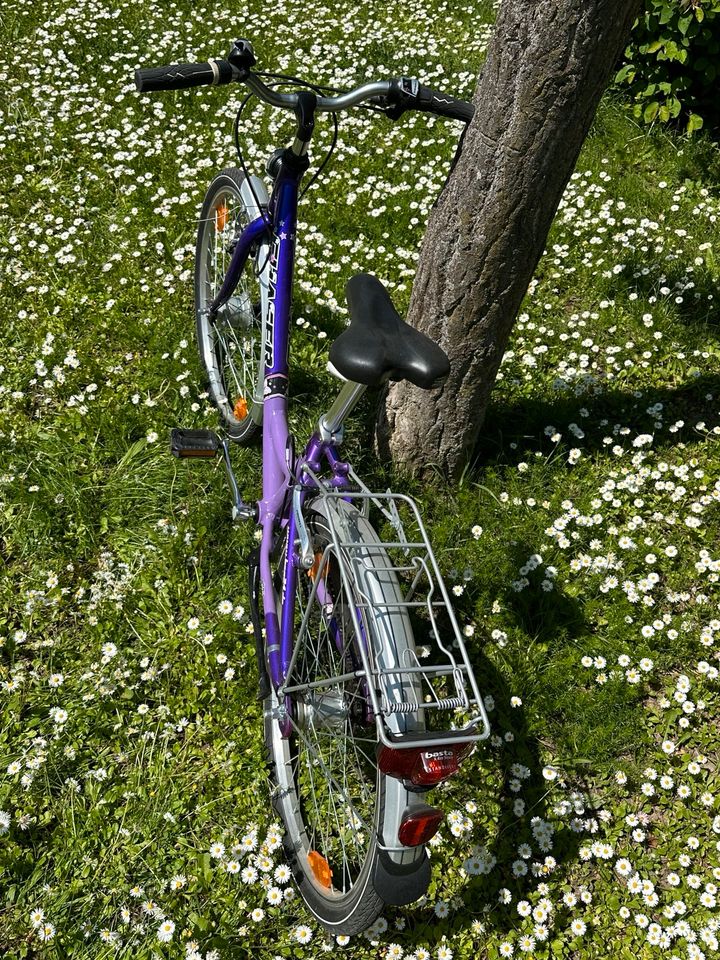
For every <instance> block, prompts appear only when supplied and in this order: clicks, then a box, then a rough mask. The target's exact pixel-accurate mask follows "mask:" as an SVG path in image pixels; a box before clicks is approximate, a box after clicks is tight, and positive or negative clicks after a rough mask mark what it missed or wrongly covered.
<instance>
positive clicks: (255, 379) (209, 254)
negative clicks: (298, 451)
mask: <svg viewBox="0 0 720 960" xmlns="http://www.w3.org/2000/svg"><path fill="white" fill-rule="evenodd" d="M252 185H253V188H254V190H255V195H256V196H257V199H258V200H259V201H260V202H261V203H267V191H266V189H265V187H264V185H263V183H262V181H261V180H258V179H257V177H253V178H252ZM259 215H260V211H259V208H258V206H257V203H256V200H255V197H254V196H253V193H252V191H251V190H250V184H249V182H248V181H247V180H246V178H245V175H244V174H243V173H242V172H241V171H240V170H237V169H235V168H229V169H227V170H223V171H222V173H219V174H218V175H217V177H215V179H214V180H213V181H212V183H211V184H210V187H209V188H208V192H207V194H206V195H205V200H204V202H203V205H202V209H201V211H200V225H199V229H198V238H197V248H196V254H195V321H196V329H197V341H198V349H199V351H200V360H201V362H202V365H203V367H204V369H205V373H206V375H207V382H208V390H209V393H210V398H211V400H212V402H213V403H214V405H215V406H216V407H217V409H218V413H219V415H220V420H221V421H222V424H223V426H224V427H225V429H226V430H227V432H228V435H229V436H230V437H231V438H232V439H233V440H237V441H238V442H239V443H246V442H248V441H249V440H250V439H251V438H252V436H253V435H254V434H255V433H256V431H257V429H258V427H259V426H260V424H261V423H262V410H263V407H262V399H263V395H262V390H263V336H264V330H265V324H264V322H263V320H264V314H265V312H266V310H267V267H268V262H269V261H268V248H267V245H266V244H265V243H259V244H258V246H257V249H256V250H255V251H253V254H252V255H251V256H250V257H249V259H248V261H247V263H246V265H245V268H244V270H243V272H242V275H241V277H240V282H239V283H238V286H237V288H236V290H235V292H234V293H233V295H232V297H231V298H230V299H229V301H228V302H227V303H226V304H225V305H224V306H223V307H221V308H220V310H219V311H218V314H217V316H216V317H215V319H214V320H213V321H211V320H210V318H209V316H208V308H209V306H210V304H211V303H212V302H213V299H214V298H215V296H216V295H217V293H218V292H219V290H220V287H221V286H222V282H223V280H224V278H225V274H226V273H227V270H228V267H229V266H230V260H231V257H232V251H233V249H234V244H235V243H236V242H237V238H238V237H239V235H240V233H241V232H242V230H243V229H244V227H246V226H247V224H248V223H250V222H251V221H252V220H255V219H256V218H257V217H258V216H259Z"/></svg>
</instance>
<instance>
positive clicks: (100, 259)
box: [0, 0, 720, 960]
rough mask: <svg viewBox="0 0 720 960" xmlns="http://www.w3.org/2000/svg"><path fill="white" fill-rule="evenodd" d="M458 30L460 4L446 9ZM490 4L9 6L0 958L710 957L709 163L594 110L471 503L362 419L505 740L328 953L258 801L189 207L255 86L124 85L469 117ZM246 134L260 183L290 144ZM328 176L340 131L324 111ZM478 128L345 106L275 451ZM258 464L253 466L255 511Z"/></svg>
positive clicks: (248, 485)
mask: <svg viewBox="0 0 720 960" xmlns="http://www.w3.org/2000/svg"><path fill="white" fill-rule="evenodd" d="M450 10H451V12H450ZM492 16H493V9H492V6H491V5H489V4H488V5H486V6H483V5H477V4H470V3H465V4H462V3H461V4H457V5H452V8H451V7H450V5H448V4H446V3H439V2H437V0H431V2H429V3H427V4H419V3H416V2H408V0H405V2H401V3H399V4H395V5H387V4H381V3H379V2H377V0H369V2H367V3H364V4H362V5H358V6H357V7H351V8H350V9H347V8H344V7H340V6H338V5H334V4H329V3H328V4H323V3H322V2H318V0H306V2H303V3H300V2H298V0H286V2H283V3H282V4H278V5H275V6H270V7H266V6H264V5H261V4H258V3H256V2H255V0H249V2H248V3H246V4H244V5H243V6H242V9H233V8H230V7H226V6H224V5H222V6H221V5H217V6H215V5H204V6H202V5H200V6H197V5H194V4H190V3H188V2H184V3H174V4H171V3H169V2H167V0H154V2H152V3H148V4H144V5H137V4H134V3H129V2H124V3H121V4H117V5H107V4H105V3H103V2H102V0H93V2H88V0H78V2H76V3H73V4H70V3H66V2H63V0H55V2H54V3H49V2H42V0H40V2H37V0H36V2H33V3H31V2H29V0H18V2H16V3H15V4H13V5H12V8H10V7H9V6H6V9H5V10H4V12H3V25H2V37H3V39H2V48H3V50H4V54H5V55H4V57H3V62H4V63H5V64H6V66H4V67H1V68H0V80H2V83H3V101H2V104H1V106H0V109H1V110H2V121H3V123H2V127H1V128H0V145H1V146H2V150H3V154H4V176H5V183H6V185H7V187H8V189H7V192H6V193H5V195H4V196H2V197H1V198H0V283H1V287H0V300H1V303H2V318H3V329H4V337H3V346H4V349H3V351H2V356H0V411H1V413H2V416H1V418H0V441H1V445H0V449H1V452H0V560H1V561H2V565H3V575H2V577H1V578H0V717H1V721H0V811H1V812H0V904H1V907H0V955H2V956H3V957H5V958H7V960H19V958H23V957H42V958H53V960H66V958H67V960H85V958H88V960H90V958H93V960H94V958H101V957H102V958H109V957H127V958H134V960H150V958H156V957H166V958H174V957H177V958H185V960H197V958H203V960H218V958H223V960H228V958H245V957H253V958H255V957H257V958H262V960H265V958H267V960H271V958H274V957H308V958H310V957H316V956H317V955H319V954H320V953H322V952H324V951H325V950H328V951H331V950H333V951H335V952H336V953H342V954H345V955H347V956H349V957H352V958H376V957H389V958H399V957H403V956H405V957H408V958H415V960H423V958H430V957H432V958H433V960H435V958H437V960H450V958H451V957H452V956H454V957H455V958H456V960H460V958H463V960H464V958H472V957H488V958H492V960H494V958H496V957H502V956H513V955H514V956H516V957H517V956H522V955H527V956H528V957H539V958H561V957H563V958H564V957H567V958H578V960H581V958H582V960H585V958H594V957H597V958H601V957H607V956H612V957H617V958H621V960H626V958H627V960H629V958H642V960H647V958H651V957H655V956H661V955H662V956H665V957H668V958H675V957H678V958H679V957H683V958H684V957H687V958H688V960H702V958H703V957H705V956H710V955H712V954H713V953H714V952H715V951H716V950H717V946H718V939H717V928H718V927H719V926H720V917H718V912H717V907H716V900H717V890H718V885H720V852H719V851H720V809H719V808H718V807H719V805H718V799H717V792H718V777H719V774H718V762H719V756H718V742H719V741H718V719H717V718H718V706H719V703H720V697H719V696H718V663H717V661H718V656H719V654H718V644H720V589H719V587H718V583H719V582H720V537H719V535H718V528H719V526H720V525H719V523H718V521H719V520H720V344H719V342H718V338H719V332H720V294H719V293H718V292H717V284H718V278H719V276H720V267H719V266H718V264H717V263H716V261H715V256H716V255H717V251H718V250H719V249H720V245H719V243H718V241H719V239H720V222H719V220H720V191H719V190H718V183H720V150H719V149H718V147H717V146H716V145H714V144H712V143H711V142H710V141H708V140H706V139H696V140H691V141H689V140H686V139H681V138H678V137H674V136H671V135H669V134H667V133H664V132H663V131H662V130H659V129H655V130H650V131H647V130H646V129H644V128H643V129H641V128H639V127H638V126H636V125H635V124H634V123H633V122H632V121H631V120H630V119H628V117H627V115H626V113H625V112H624V110H623V107H622V105H621V104H620V103H619V102H617V101H616V100H614V99H613V98H612V96H609V97H608V98H606V100H605V101H604V103H603V105H602V107H601V109H600V112H599V114H598V117H597V119H596V122H595V124H594V127H593V130H592V132H591V135H590V137H589V139H588V141H587V143H586V145H585V147H584V149H583V152H582V155H581V157H580V160H579V162H578V166H577V170H576V172H575V174H573V177H572V179H571V181H570V183H569V184H568V187H567V190H566V192H565V195H564V198H563V200H562V203H561V206H560V209H559V211H558V214H557V217H556V219H555V223H554V226H553V228H552V232H551V235H550V237H549V239H548V243H547V250H546V253H545V256H544V257H543V259H542V260H541V262H540V265H539V267H538V270H537V273H536V277H535V279H534V280H533V282H532V284H531V286H530V289H529V290H528V294H527V298H526V300H525V303H524V305H523V309H522V313H521V316H520V318H519V320H518V323H517V325H516V327H515V331H514V334H513V338H512V342H511V345H510V346H511V349H510V351H509V352H508V354H507V355H506V357H505V360H504V362H503V365H502V368H501V376H500V379H499V380H498V382H497V385H496V388H495V393H494V401H493V404H492V407H491V409H490V411H489V414H488V417H487V421H486V423H485V426H484V428H483V433H482V440H481V442H480V444H479V446H478V449H477V451H476V456H475V459H474V461H473V463H472V464H471V466H470V467H468V469H467V470H466V471H465V473H464V475H463V477H462V479H461V481H460V482H459V483H458V484H448V483H446V482H444V481H442V480H441V479H439V478H438V479H437V480H436V481H435V482H433V483H431V484H427V485H421V484H420V483H419V482H417V481H412V480H408V479H407V478H402V477H393V476H392V473H391V471H390V469H389V467H388V465H387V464H378V463H377V462H376V461H375V460H374V459H373V456H372V451H371V424H372V419H373V404H374V403H376V398H373V397H372V396H371V397H369V398H368V399H367V400H366V401H365V405H364V407H363V408H361V410H360V411H359V412H358V413H357V415H356V416H355V417H354V418H353V422H352V423H351V425H350V429H349V431H348V433H349V437H348V443H347V446H346V449H347V453H348V456H350V457H351V458H353V459H354V462H355V465H356V468H358V469H359V470H361V472H362V474H363V476H364V477H365V479H366V480H367V481H368V483H369V484H370V485H371V486H372V485H377V486H378V487H379V488H380V489H385V488H386V487H387V486H388V484H390V483H391V482H392V483H393V485H394V486H395V487H396V488H397V489H400V490H403V491H405V492H408V493H411V494H413V495H414V496H415V497H416V498H417V499H418V500H419V501H420V502H421V503H422V504H423V507H424V513H425V518H426V521H427V522H428V525H429V526H430V528H431V530H432V537H433V541H434V545H435V548H436V552H437V555H438V559H439V561H440V564H441V566H442V568H443V571H444V573H445V575H446V578H447V582H448V585H449V586H450V587H451V588H452V591H453V593H454V595H455V601H456V608H457V612H458V617H459V619H460V623H461V626H462V627H463V629H464V632H465V635H466V637H467V643H468V647H469V649H470V651H471V655H472V658H473V661H474V663H475V665H476V669H477V673H478V678H479V680H480V683H481V686H482V689H483V691H484V693H485V694H486V701H485V702H486V706H487V708H488V710H489V713H490V717H491V720H492V724H493V734H492V737H491V739H490V740H489V741H488V742H487V744H486V745H485V746H483V748H482V749H481V750H480V751H479V752H478V753H477V754H475V755H474V756H473V758H472V759H471V760H469V761H468V762H467V763H466V764H465V765H464V767H463V774H462V776H461V777H458V778H455V779H454V780H452V781H451V782H450V785H449V786H447V787H444V788H439V789H438V790H436V791H435V792H434V794H432V795H431V799H432V798H434V800H433V802H435V803H436V804H437V805H439V806H442V807H443V808H444V809H445V810H446V811H447V814H448V817H447V821H446V824H445V825H444V826H443V828H442V829H441V831H440V833H439V834H438V836H437V838H436V840H435V841H433V844H432V848H431V854H432V860H433V863H434V865H435V866H434V871H433V881H432V885H431V888H430V891H429V894H428V896H427V898H426V899H424V900H423V901H421V902H419V903H416V904H413V905H412V906H410V907H408V908H402V909H388V911H387V913H386V914H385V915H384V917H382V918H381V919H380V920H378V921H377V922H376V923H375V925H374V926H373V927H372V928H371V929H370V930H369V931H368V932H367V934H365V935H361V936H357V937H354V938H353V939H352V940H351V941H350V942H349V943H344V942H339V943H336V942H335V941H330V942H328V941H326V939H325V935H324V934H323V932H322V930H320V929H319V928H318V927H316V926H314V925H313V924H312V923H311V922H310V918H309V915H308V914H307V913H306V911H305V910H304V909H303V905H302V902H301V901H300V899H299V897H298V896H297V895H296V894H295V891H294V888H293V885H292V882H289V878H288V871H287V867H286V866H285V864H284V861H283V857H282V846H281V837H280V831H279V827H278V825H277V824H276V823H275V821H274V819H273V816H272V811H271V809H270V806H269V802H268V782H267V774H266V769H265V766H264V760H263V752H262V744H261V711H260V707H259V704H258V703H257V700H256V671H255V663H254V647H253V637H252V627H251V624H250V620H249V614H248V598H247V583H246V581H247V573H246V566H245V558H246V557H247V554H248V552H249V550H250V549H251V548H252V547H253V545H254V531H253V529H252V528H251V527H249V526H247V525H233V524H232V522H231V519H230V504H229V500H228V496H227V492H226V486H225V481H224V477H223V474H222V468H221V466H220V465H219V464H218V467H217V469H215V467H214V466H212V465H208V464H192V463H190V464H187V463H184V462H180V463H178V462H177V461H175V460H173V458H172V457H171V456H170V453H169V448H168V443H167V436H168V432H169V429H170V428H171V427H173V426H177V425H181V426H210V427H213V426H214V425H215V414H214V411H213V410H212V409H211V408H210V406H209V404H208V402H207V396H206V394H205V393H204V392H203V389H202V379H201V373H200V367H199V363H198V360H197V356H196V350H195V345H194V340H193V315H192V284H191V275H192V267H193V262H192V261H193V250H194V236H195V229H196V224H195V218H196V216H197V211H198V209H199V206H200V203H201V201H202V197H203V194H204V189H205V187H206V185H207V183H208V182H209V180H210V179H211V177H212V175H213V173H214V172H216V171H218V170H219V169H221V168H223V167H225V166H230V165H233V164H234V163H235V158H234V152H233V145H232V123H233V119H234V115H235V112H236V109H237V107H238V106H239V104H240V102H241V100H242V95H243V90H242V89H241V88H235V87H233V88H229V87H224V88H222V89H219V90H211V89H203V88H201V89H200V90H197V91H186V92H180V93H175V94H156V95H153V96H145V97H141V96H139V95H138V94H136V92H135V90H134V84H133V82H132V72H133V69H134V68H135V67H136V66H139V65H154V64H160V63H170V62H176V61H184V60H188V61H193V60H196V59H197V60H203V59H206V58H207V57H211V56H223V55H224V54H225V53H226V52H227V49H228V48H229V44H230V42H231V41H232V40H233V39H234V38H235V37H238V36H244V37H248V38H250V39H251V40H252V41H253V42H254V45H255V50H256V54H257V56H258V60H259V66H260V67H261V68H264V69H267V70H282V71H284V72H289V73H293V74H295V75H299V76H302V77H307V78H308V79H311V80H315V81H318V82H326V83H329V84H333V85H337V86H343V85H344V86H353V85H355V84H356V83H358V82H360V81H361V80H363V79H365V78H376V77H384V76H394V75H400V74H405V75H410V76H418V77H420V78H421V79H423V80H424V81H425V82H426V83H428V84H429V85H433V86H436V87H439V88H441V89H446V90H448V91H449V92H451V93H455V94H457V95H459V96H463V95H464V96H468V97H469V96H470V95H471V94H472V90H473V85H474V78H475V76H476V74H477V71H478V69H479V67H480V65H481V63H482V59H483V55H484V50H485V48H486V46H487V42H488V39H489V36H490V30H491V27H490V26H489V24H490V22H491V20H492ZM251 107H252V105H251V104H249V105H248V107H246V108H245V111H244V114H243V121H242V123H241V127H240V136H241V140H242V143H243V147H244V150H245V153H246V156H247V158H248V162H249V163H250V164H251V165H252V166H253V168H254V169H255V170H257V171H258V172H260V171H261V170H262V167H263V164H264V161H265V159H266V157H267V156H269V154H270V153H271V152H272V149H273V148H274V147H276V146H278V145H282V144H284V143H285V142H286V141H287V138H288V136H289V131H290V130H291V122H290V120H289V119H288V117H287V116H279V115H277V114H276V113H273V112H272V111H271V110H270V108H267V107H264V106H262V105H257V106H254V107H252V108H251ZM318 126H319V127H321V129H320V132H319V136H318V137H317V138H316V141H317V142H316V145H315V152H314V154H313V156H314V157H315V158H317V159H320V158H321V157H322V155H323V152H324V149H326V148H327V146H328V145H329V143H330V139H331V134H332V127H331V124H330V123H329V121H328V120H327V119H325V120H322V119H321V120H320V121H319V123H318ZM460 130H461V127H460V126H459V125H458V124H456V123H452V122H450V123H446V122H443V121H441V120H439V119H432V118H429V117H427V116H424V115H411V116H406V117H404V118H403V119H402V120H401V121H399V122H398V123H396V124H394V125H393V124H391V123H390V121H388V120H386V119H384V118H380V117H376V116H374V115H373V114H371V113H366V112H359V111H358V112H357V113H352V114H347V115H345V116H343V117H341V122H340V139H339V142H338V149H337V151H336V153H335V156H334V159H333V161H332V163H331V165H330V167H329V168H328V169H327V171H326V172H325V173H323V175H322V177H321V179H320V181H319V182H318V183H317V184H316V185H315V186H314V187H312V189H311V190H310V192H309V193H308V195H307V197H306V198H305V202H304V206H303V207H302V209H301V212H300V221H301V224H300V226H301V229H300V237H299V247H298V256H297V299H296V303H295V326H294V329H293V358H294V363H295V368H294V369H295V371H296V372H295V374H294V378H293V381H292V385H291V403H292V413H291V426H292V429H293V430H294V431H295V432H296V433H297V434H298V435H303V434H304V433H305V432H306V431H307V430H308V429H309V428H310V427H311V426H312V424H313V423H314V421H316V420H317V417H318V415H319V414H320V413H321V412H322V410H323V407H324V405H326V404H327V403H328V401H329V399H330V398H331V396H332V394H333V390H334V387H333V385H332V384H331V383H330V382H329V378H328V377H327V375H326V374H325V373H324V372H323V371H324V364H325V361H326V358H327V347H328V343H329V342H331V340H332V338H333V336H335V335H336V334H337V333H338V332H339V331H340V330H341V329H342V324H343V322H344V319H345V316H346V312H345V308H344V299H343V288H344V284H345V282H346V280H347V279H348V277H349V276H351V275H352V274H353V273H354V272H357V271H369V272H374V273H376V274H377V275H378V276H380V277H381V278H382V279H383V280H384V281H386V282H387V283H388V285H389V286H390V288H391V290H392V292H393V296H394V298H395V300H396V302H397V304H398V306H399V307H400V308H401V309H402V308H403V307H405V306H406V305H407V302H408V298H409V293H410V287H411V283H412V277H413V273H414V269H415V261H416V258H417V255H418V249H419V245H420V242H421V239H422V234H423V229H424V224H425V222H426V218H427V215H428V211H429V209H430V207H431V205H432V203H433V201H434V199H435V197H436V196H437V193H438V191H439V189H440V188H441V185H442V183H443V182H444V179H445V176H446V173H447V170H448V168H449V164H450V161H451V159H452V156H453V153H454V150H455V146H456V143H457V138H458V136H459V133H460ZM259 464H260V457H259V453H258V450H257V449H256V448H251V449H248V450H238V451H236V452H235V465H236V469H237V473H238V476H239V477H240V478H241V480H242V484H243V488H244V492H245V494H246V496H247V497H248V498H252V497H257V496H258V493H259V486H258V469H259Z"/></svg>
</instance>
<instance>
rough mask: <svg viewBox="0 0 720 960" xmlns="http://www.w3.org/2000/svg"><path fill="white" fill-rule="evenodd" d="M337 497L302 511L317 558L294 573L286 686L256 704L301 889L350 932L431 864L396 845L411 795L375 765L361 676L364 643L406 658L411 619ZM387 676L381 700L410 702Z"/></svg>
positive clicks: (359, 524)
mask: <svg viewBox="0 0 720 960" xmlns="http://www.w3.org/2000/svg"><path fill="white" fill-rule="evenodd" d="M336 503H337V504H338V506H337V508H334V507H333V508H330V507H328V506H327V505H326V504H322V503H318V505H317V506H316V507H311V508H310V509H307V508H306V519H307V524H308V530H309V532H310V534H311V537H312V542H313V549H314V553H315V564H314V565H313V567H312V569H311V570H310V571H307V572H306V571H299V572H298V585H297V590H296V607H295V629H296V636H295V638H294V644H295V645H296V647H297V648H298V650H297V658H296V661H295V667H294V669H293V670H292V673H291V675H290V676H289V677H288V679H287V681H286V687H287V688H288V690H289V691H291V692H289V693H288V694H287V696H286V698H285V702H284V703H283V704H280V703H279V702H278V700H277V695H276V694H275V693H274V692H273V693H272V694H271V696H270V697H269V698H268V700H266V702H265V738H266V745H267V747H268V752H269V755H270V761H271V776H272V779H273V781H274V797H273V802H274V805H275V808H276V810H277V811H278V813H279V815H280V817H281V819H282V821H283V823H284V826H285V831H286V833H285V846H286V853H287V855H288V858H289V861H290V864H291V867H292V869H293V872H294V875H295V878H296V880H297V883H298V886H299V890H300V893H301V894H302V896H303V898H304V900H305V902H306V904H307V905H308V907H309V909H310V910H311V911H312V913H313V914H314V915H315V916H316V917H317V919H318V920H319V921H320V922H321V923H322V925H323V926H324V927H325V929H327V930H329V931H330V932H332V933H335V934H348V935H351V934H355V933H358V932H360V931H362V930H365V929H367V928H368V927H369V926H370V924H371V923H372V922H373V921H374V920H375V919H376V918H377V917H378V915H379V914H380V913H381V911H382V909H383V907H384V906H385V904H386V903H387V902H392V903H403V902H409V901H410V900H414V899H417V897H419V896H420V895H421V894H422V893H424V892H425V887H426V885H427V881H428V880H429V865H428V863H427V855H426V854H425V851H424V848H422V847H420V848H417V847H416V848H405V849H399V842H398V839H397V837H398V830H399V826H400V821H401V818H402V814H403V812H404V811H405V809H406V808H407V806H408V804H409V802H410V799H411V795H410V794H409V793H408V791H407V790H406V789H405V787H404V786H403V784H402V782H401V781H400V780H398V779H395V778H393V777H389V776H386V775H384V774H383V773H382V772H381V771H380V770H379V768H378V764H377V751H378V732H377V725H376V720H375V717H374V715H373V712H372V707H371V702H370V697H369V695H368V689H367V680H366V679H365V677H364V676H362V673H363V670H362V660H363V658H362V655H361V647H362V646H363V645H364V646H365V649H366V651H367V652H368V654H369V656H370V660H371V662H372V663H373V664H374V665H375V667H376V668H380V669H385V670H392V668H393V667H398V666H400V665H406V664H407V663H408V662H409V661H410V660H411V659H413V657H414V641H413V636H412V630H411V627H410V622H409V619H408V617H407V614H406V612H405V611H404V610H402V609H401V608H400V607H399V606H398V601H400V600H401V599H402V595H401V593H400V588H399V585H398V582H397V578H396V576H395V574H394V572H393V571H392V567H391V564H390V563H389V561H388V558H387V554H386V553H385V551H384V549H383V547H382V544H381V543H380V541H379V540H378V538H377V535H376V534H375V531H374V530H373V528H372V527H371V525H370V524H369V522H368V521H367V520H366V519H365V518H364V517H363V516H362V514H360V513H359V512H358V511H357V510H356V509H354V508H353V507H351V506H350V505H348V504H347V503H345V502H343V501H336ZM330 509H337V511H338V514H339V515H341V517H342V523H343V535H342V538H341V539H342V541H343V542H344V543H346V542H347V538H348V537H349V538H350V539H351V540H352V541H353V546H352V548H350V549H349V550H348V549H342V550H338V548H336V547H335V546H334V545H333V536H332V529H331V526H332V525H331V523H330V522H329V520H328V516H327V515H326V514H327V512H328V510H330ZM359 674H360V675H359ZM394 676H395V678H394V681H393V692H392V694H391V696H392V697H393V698H394V699H398V700H399V699H404V700H405V701H409V700H410V699H411V698H412V699H414V701H415V702H417V696H418V690H417V689H415V688H414V685H412V684H411V683H409V682H408V683H407V684H406V686H407V687H408V689H400V686H401V685H400V682H399V680H398V674H395V675H394ZM391 720H392V723H393V724H394V726H395V731H394V732H398V733H403V732H406V731H408V730H413V731H419V730H422V729H423V727H424V723H423V718H422V715H418V713H405V714H403V713H400V712H398V713H396V714H394V715H393V716H392V717H391ZM283 724H284V725H285V726H286V731H287V729H288V728H289V731H290V732H289V736H283V733H282V726H283ZM408 878H411V879H410V880H409V882H408ZM418 878H420V888H419V887H418ZM402 884H405V886H406V888H408V885H409V888H410V889H411V892H410V894H409V895H408V897H407V898H405V899H402V896H400V897H398V890H397V889H393V887H399V886H401V885H402Z"/></svg>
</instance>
